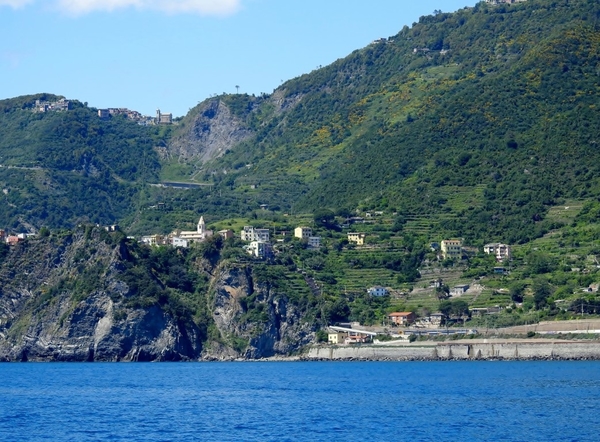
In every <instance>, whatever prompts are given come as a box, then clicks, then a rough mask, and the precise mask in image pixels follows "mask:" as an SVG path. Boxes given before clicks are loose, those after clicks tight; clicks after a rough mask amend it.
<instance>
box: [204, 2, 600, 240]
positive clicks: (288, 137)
mask: <svg viewBox="0 0 600 442" xmlns="http://www.w3.org/2000/svg"><path fill="white" fill-rule="evenodd" d="M599 16H600V5H598V3H597V2H595V1H589V0H575V1H573V0H570V1H567V0H562V1H551V2H550V1H546V0H530V1H528V2H526V3H520V4H517V5H503V6H491V5H487V4H485V3H480V4H478V5H477V6H476V7H475V8H469V9H463V10H461V11H458V12H456V13H453V14H437V15H435V16H428V17H422V18H421V20H420V21H419V23H418V24H415V25H414V26H413V27H412V28H410V29H409V28H407V27H406V28H404V29H403V30H402V31H401V32H400V33H399V34H397V35H396V36H394V37H391V38H390V39H387V40H383V41H380V42H377V43H374V44H372V45H370V46H368V47H366V48H364V49H362V50H359V51H355V52H354V53H352V54H351V55H350V56H348V57H346V58H345V59H342V60H339V61H337V62H335V63H333V64H332V65H330V66H327V67H325V68H323V69H319V70H317V71H314V72H312V73H310V74H307V75H304V76H302V77H299V78H297V79H294V80H291V81H289V82H287V83H284V84H283V85H282V86H281V87H280V88H279V89H278V90H277V91H276V93H277V94H279V95H278V97H279V98H278V99H279V101H282V100H283V101H285V100H287V102H289V103H291V104H290V105H289V106H287V107H286V108H285V109H284V110H280V111H275V110H274V105H273V101H269V100H266V101H263V102H262V103H257V100H258V98H252V97H246V96H237V95H231V96H227V97H221V98H220V100H221V102H222V103H224V104H227V105H228V106H229V107H230V108H232V109H236V115H237V118H238V120H240V121H242V120H243V121H245V124H246V127H247V128H248V129H250V130H252V131H253V132H254V135H253V136H252V137H251V138H250V139H248V140H246V141H243V142H242V143H240V144H237V145H235V146H232V148H231V149H229V151H228V152H227V153H226V154H225V155H224V156H222V157H220V158H219V159H217V160H215V161H214V162H213V163H210V164H208V165H207V166H205V170H206V174H205V175H204V176H203V179H204V180H209V181H212V180H216V182H217V184H220V186H221V188H222V189H223V190H228V189H233V191H234V193H236V194H238V195H240V196H244V195H248V193H249V192H252V186H255V187H257V189H258V193H259V198H257V200H258V199H260V202H263V203H269V204H272V205H276V206H281V207H282V208H286V210H304V211H313V210H315V209H316V208H319V207H329V208H332V209H339V208H348V209H354V208H356V207H360V208H363V209H382V210H388V211H398V212H400V213H401V214H403V215H404V216H409V217H413V216H428V217H431V218H433V219H438V220H439V225H440V226H441V229H442V230H443V231H447V232H449V233H450V234H454V235H460V236H464V237H465V238H467V239H469V240H477V239H482V238H484V237H485V238H489V239H493V238H496V239H502V240H504V241H508V242H523V241H527V240H529V239H532V238H535V237H538V236H540V235H542V234H543V233H544V232H546V231H547V230H548V229H550V228H551V227H553V224H552V222H551V221H548V220H546V213H547V210H548V207H550V206H552V205H554V204H556V203H560V201H561V200H562V199H564V198H589V197H595V196H596V195H598V193H599V190H600V189H599V187H598V184H599V183H598V179H597V177H598V158H597V157H598V149H597V144H596V142H597V139H598V136H599V135H600V134H598V130H599V129H598V125H597V124H596V123H597V109H596V106H597V102H598V92H599V91H598V88H597V83H598V75H599V71H598V69H599V68H600V65H599V64H598V51H599V49H600V46H599V43H600V31H599V30H598V27H597V20H598V17H599ZM261 100H262V98H261ZM259 114H260V115H261V118H257V115H259ZM244 115H245V117H244ZM244 118H245V120H244Z"/></svg>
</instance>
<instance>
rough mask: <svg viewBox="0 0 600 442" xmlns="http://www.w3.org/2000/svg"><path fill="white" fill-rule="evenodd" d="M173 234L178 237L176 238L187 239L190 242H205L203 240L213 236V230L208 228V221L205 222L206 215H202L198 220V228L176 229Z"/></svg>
mask: <svg viewBox="0 0 600 442" xmlns="http://www.w3.org/2000/svg"><path fill="white" fill-rule="evenodd" d="M171 236H172V237H176V238H181V239H185V240H187V241H188V242H190V243H191V242H203V241H206V240H207V239H208V238H210V237H211V236H213V231H212V230H207V229H206V223H205V222H204V217H203V216H201V217H200V220H199V221H198V224H197V226H196V230H190V231H185V230H175V231H173V232H172V233H171Z"/></svg>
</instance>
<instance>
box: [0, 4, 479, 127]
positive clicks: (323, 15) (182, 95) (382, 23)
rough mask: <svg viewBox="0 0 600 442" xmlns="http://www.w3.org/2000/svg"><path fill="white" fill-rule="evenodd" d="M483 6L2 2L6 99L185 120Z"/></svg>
mask: <svg viewBox="0 0 600 442" xmlns="http://www.w3.org/2000/svg"><path fill="white" fill-rule="evenodd" d="M476 3H477V0H417V1H411V0H0V36H1V38H0V99H3V98H11V97H16V96H19V95H25V94H33V93H38V92H50V93H54V94H57V95H64V96H66V97H67V98H73V99H78V100H80V101H87V102H88V103H89V105H90V106H93V107H97V108H106V107H127V108H129V109H133V110H137V111H140V112H142V113H143V114H146V115H153V114H154V113H155V111H156V108H160V109H161V111H163V112H172V113H173V114H174V116H181V115H184V114H186V113H187V111H188V110H189V109H190V108H191V107H193V106H195V105H196V104H197V103H198V102H199V101H202V100H204V99H206V98H208V97H209V96H211V95H212V94H221V93H223V92H227V93H234V92H236V87H235V86H236V85H239V91H240V93H241V92H246V93H249V94H260V93H261V92H266V93H271V92H272V91H273V89H275V88H276V87H277V86H278V85H279V84H281V81H285V80H289V79H291V78H294V77H297V76H299V75H302V74H304V73H308V72H310V71H311V70H313V69H315V68H316V67H317V66H319V65H322V66H325V65H327V64H330V63H332V62H333V61H335V60H336V59H338V58H342V57H345V56H346V55H348V54H350V53H351V52H352V51H353V50H355V49H360V48H362V47H364V46H366V45H368V44H369V43H370V42H371V41H373V40H375V39H377V38H380V37H389V36H391V35H394V34H396V33H397V32H398V31H400V29H402V27H403V26H404V25H409V26H411V25H412V23H413V22H416V21H418V19H419V17H420V16H422V15H428V14H431V13H432V12H433V11H434V10H435V9H441V10H442V11H444V12H451V11H455V10H457V9H460V8H463V7H465V6H473V5H475V4H476Z"/></svg>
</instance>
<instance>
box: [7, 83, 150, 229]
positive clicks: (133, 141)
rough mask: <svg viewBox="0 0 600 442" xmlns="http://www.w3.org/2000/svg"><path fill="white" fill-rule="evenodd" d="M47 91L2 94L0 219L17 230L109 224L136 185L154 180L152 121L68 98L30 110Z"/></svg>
mask: <svg viewBox="0 0 600 442" xmlns="http://www.w3.org/2000/svg"><path fill="white" fill-rule="evenodd" d="M59 98H60V97H56V96H53V95H48V94H40V95H36V96H26V97H19V98H15V99H10V100H3V101H0V121H1V122H2V124H0V189H2V191H3V193H2V195H1V197H2V205H3V210H2V211H0V225H2V226H3V227H9V228H11V229H16V230H28V229H31V228H36V227H37V228H39V227H41V226H44V225H46V226H53V227H56V226H72V225H74V224H75V223H76V222H86V221H92V222H98V223H112V222H115V220H118V219H119V218H121V217H123V216H124V215H125V214H126V213H128V212H129V211H130V210H131V208H132V205H133V204H134V202H137V199H136V198H135V195H136V193H137V192H138V191H139V189H138V187H139V185H141V184H143V183H147V182H156V181H157V179H158V171H159V169H160V165H159V161H158V156H157V154H156V152H155V150H154V147H155V146H156V145H157V144H160V143H161V142H162V141H161V139H162V136H161V135H160V134H159V132H158V130H157V129H156V128H147V127H142V126H139V125H137V124H136V123H134V122H131V121H127V120H126V119H125V117H124V116H117V117H113V118H111V119H108V120H101V119H100V118H98V115H97V112H96V111H95V110H94V109H90V108H88V107H87V106H85V105H83V104H81V103H79V102H77V101H71V104H70V107H71V108H70V110H66V111H48V112H34V104H35V100H36V99H41V100H47V101H56V100H58V99H59Z"/></svg>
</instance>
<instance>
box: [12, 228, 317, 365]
mask: <svg viewBox="0 0 600 442" xmlns="http://www.w3.org/2000/svg"><path fill="white" fill-rule="evenodd" d="M98 230H100V229H96V232H95V233H94V232H92V233H91V234H90V232H89V230H87V231H86V230H83V229H80V230H78V231H76V232H75V233H74V234H72V235H68V236H66V237H64V238H62V239H60V240H53V241H50V240H29V241H28V242H26V243H25V244H22V245H19V246H17V247H16V248H14V249H13V250H11V252H10V253H9V256H8V257H7V258H6V259H5V261H4V262H2V263H0V361H178V360H230V359H239V358H246V359H255V358H263V357H270V356H277V355H281V356H285V355H288V354H289V353H291V352H294V351H296V350H298V349H299V348H300V347H302V346H304V345H306V344H308V343H309V342H311V341H312V339H313V338H314V330H313V327H312V326H311V325H310V324H307V323H306V322H304V321H303V318H302V314H301V312H300V311H299V310H298V309H297V307H295V306H294V305H292V304H291V303H289V302H288V300H287V297H286V295H285V294H278V293H274V292H273V291H271V290H270V288H269V287H268V286H266V285H261V284H257V283H256V282H255V281H254V280H253V277H252V268H251V267H246V266H236V265H234V264H223V263H221V264H220V265H218V266H217V267H216V268H213V269H210V273H208V272H206V270H198V271H201V272H206V275H207V276H208V277H209V279H210V281H211V283H210V289H209V290H208V292H207V293H205V294H197V295H194V296H197V299H196V301H195V302H197V303H200V302H204V303H205V306H204V308H205V310H206V311H208V312H209V319H208V320H209V321H212V322H211V323H210V324H212V325H210V324H204V325H208V326H209V328H210V327H212V330H213V332H212V335H211V333H208V335H207V333H206V331H202V330H201V326H202V324H201V323H196V322H195V320H193V318H192V317H191V316H189V315H188V316H185V315H184V316H181V315H179V316H178V317H177V318H176V317H174V316H173V313H172V312H173V311H175V310H176V309H175V308H171V306H170V305H169V304H168V303H167V304H166V305H158V303H156V302H151V303H149V304H146V305H145V304H144V303H143V302H141V303H140V301H139V300H138V301H135V302H132V298H131V297H132V294H131V293H132V292H131V290H130V287H129V286H128V284H127V283H126V282H125V281H130V280H128V279H126V278H125V277H124V269H125V268H126V267H127V265H128V264H127V262H128V261H127V260H128V259H129V258H130V254H131V253H141V252H140V250H141V249H137V251H135V250H134V251H133V252H132V251H130V250H129V249H128V247H127V246H125V245H124V244H123V243H122V242H121V243H117V244H112V243H111V242H110V240H106V238H104V240H100V239H98V238H95V236H97V235H98ZM90 236H91V238H90ZM105 236H106V235H105ZM200 267H201V266H200ZM94 269H101V270H100V271H98V272H99V273H97V274H93V275H94V278H96V279H95V281H96V283H95V284H94V287H95V288H93V289H91V290H89V288H86V287H84V286H82V282H81V281H82V279H81V278H80V279H77V275H80V274H86V273H90V272H92V271H93V270H94ZM89 280H90V279H89V278H88V279H83V281H89ZM157 283H159V282H157ZM141 299H142V301H143V298H141ZM250 301H251V303H250ZM169 302H170V301H169ZM250 304H251V305H250ZM252 309H254V310H252ZM255 311H260V312H262V313H261V314H260V315H259V316H258V317H256V316H252V313H253V312H255Z"/></svg>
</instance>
